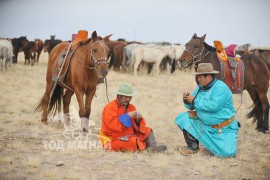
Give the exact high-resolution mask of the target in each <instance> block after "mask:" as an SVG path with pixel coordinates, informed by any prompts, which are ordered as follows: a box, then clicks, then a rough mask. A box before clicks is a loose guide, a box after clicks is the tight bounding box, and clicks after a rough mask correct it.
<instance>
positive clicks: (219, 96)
mask: <svg viewBox="0 0 270 180" xmlns="http://www.w3.org/2000/svg"><path fill="white" fill-rule="evenodd" d="M217 73H218V71H214V70H213V66H212V64H211V63H200V64H199V66H198V69H197V72H196V73H195V75H196V79H197V80H198V82H199V85H198V86H197V88H196V89H195V91H194V92H193V93H192V94H190V93H187V92H184V93H183V101H184V105H185V107H186V108H188V109H190V110H192V111H189V112H184V113H180V114H179V115H178V116H177V117H176V118H175V120H174V122H175V123H176V124H177V125H178V126H179V128H180V129H181V130H182V131H183V133H184V138H185V141H186V143H187V147H183V148H180V149H179V150H180V152H181V153H182V154H183V155H191V154H194V153H197V152H198V151H199V142H200V143H201V144H202V145H203V146H204V147H205V148H206V149H208V150H209V151H210V152H211V153H213V154H214V155H215V156H217V157H219V158H221V157H233V156H236V152H237V147H236V146H237V136H238V122H237V120H236V119H235V117H234V115H235V109H234V106H233V100H232V92H231V91H230V89H229V88H228V86H227V85H226V84H225V83H224V82H222V81H220V80H218V79H216V78H215V74H217ZM195 110H196V111H195Z"/></svg>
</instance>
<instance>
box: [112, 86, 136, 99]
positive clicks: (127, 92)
mask: <svg viewBox="0 0 270 180" xmlns="http://www.w3.org/2000/svg"><path fill="white" fill-rule="evenodd" d="M113 92H114V93H115V94H120V95H124V96H137V95H138V93H137V92H136V91H135V90H134V89H133V87H132V85H131V84H129V83H121V84H119V86H118V87H117V89H115V90H114V91H113Z"/></svg>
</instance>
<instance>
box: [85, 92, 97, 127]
mask: <svg viewBox="0 0 270 180" xmlns="http://www.w3.org/2000/svg"><path fill="white" fill-rule="evenodd" d="M95 92H96V88H95V89H93V90H92V91H91V92H89V93H87V94H86V98H85V109H86V118H87V120H88V122H89V119H90V114H91V103H92V99H93V97H94V95H95ZM87 127H88V126H87Z"/></svg>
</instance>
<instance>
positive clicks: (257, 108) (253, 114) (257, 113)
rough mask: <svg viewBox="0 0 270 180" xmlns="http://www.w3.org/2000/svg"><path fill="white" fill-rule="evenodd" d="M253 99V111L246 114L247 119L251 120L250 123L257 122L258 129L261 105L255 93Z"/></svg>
mask: <svg viewBox="0 0 270 180" xmlns="http://www.w3.org/2000/svg"><path fill="white" fill-rule="evenodd" d="M255 99H256V100H255V102H254V103H253V105H252V106H251V107H252V108H253V109H252V110H251V111H250V112H249V113H248V114H247V118H253V120H252V123H255V122H257V127H258V123H259V122H258V120H259V118H260V115H261V114H262V105H261V101H260V98H259V96H258V94H257V93H256V97H255Z"/></svg>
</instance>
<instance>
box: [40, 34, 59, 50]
mask: <svg viewBox="0 0 270 180" xmlns="http://www.w3.org/2000/svg"><path fill="white" fill-rule="evenodd" d="M61 42H62V40H60V39H55V35H54V36H51V39H46V40H45V42H44V48H43V49H44V52H48V53H49V54H50V53H51V51H52V49H53V48H54V47H55V46H56V45H57V44H60V43H61Z"/></svg>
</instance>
